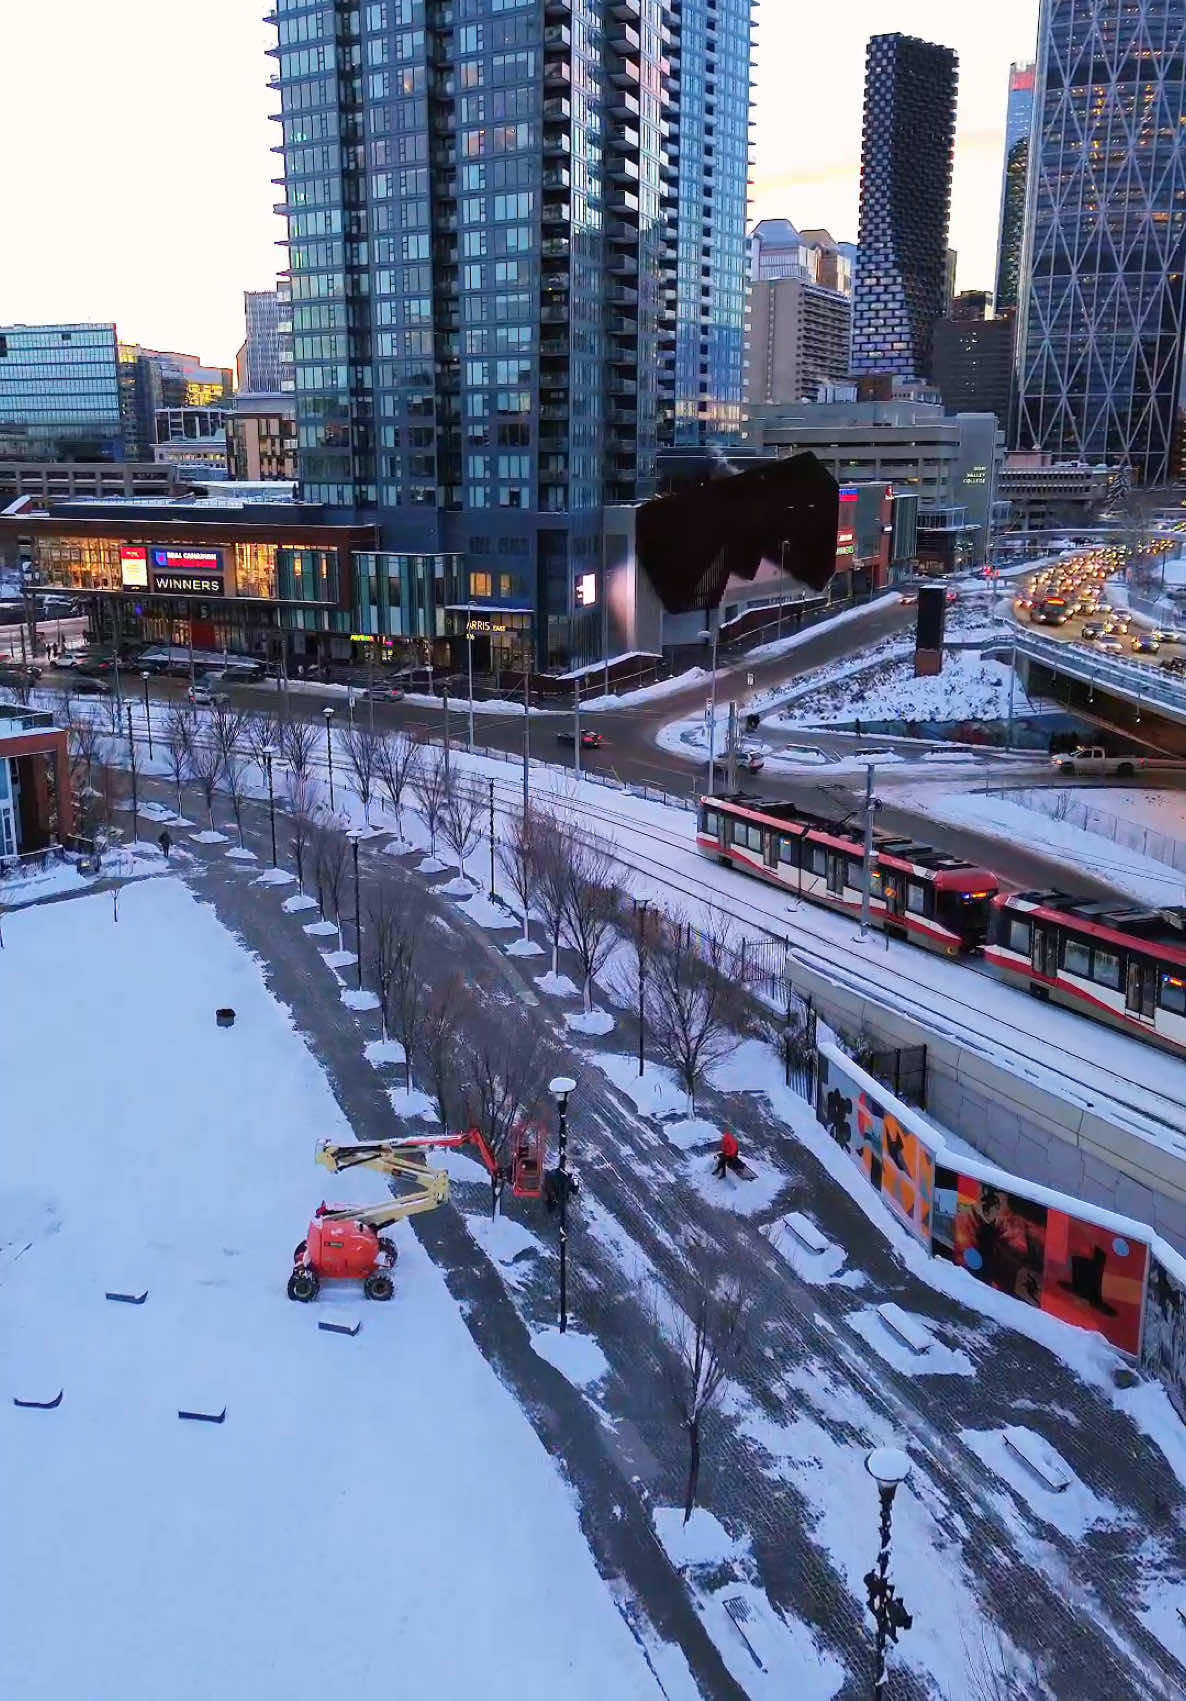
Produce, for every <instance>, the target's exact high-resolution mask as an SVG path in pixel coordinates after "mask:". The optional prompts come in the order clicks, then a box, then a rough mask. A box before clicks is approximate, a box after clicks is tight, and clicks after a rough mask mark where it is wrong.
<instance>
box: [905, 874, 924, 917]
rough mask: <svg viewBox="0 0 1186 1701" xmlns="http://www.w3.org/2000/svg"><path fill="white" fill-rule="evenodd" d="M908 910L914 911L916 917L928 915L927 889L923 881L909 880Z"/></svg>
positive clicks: (907, 883) (907, 889)
mask: <svg viewBox="0 0 1186 1701" xmlns="http://www.w3.org/2000/svg"><path fill="white" fill-rule="evenodd" d="M906 908H907V909H908V910H912V911H913V912H914V914H915V915H925V914H926V913H927V889H926V887H925V886H924V885H923V883H922V881H921V880H907V882H906Z"/></svg>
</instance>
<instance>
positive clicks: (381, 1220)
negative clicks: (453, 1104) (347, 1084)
mask: <svg viewBox="0 0 1186 1701" xmlns="http://www.w3.org/2000/svg"><path fill="white" fill-rule="evenodd" d="M459 1146H475V1147H476V1148H477V1153H478V1156H479V1158H480V1159H481V1160H482V1162H483V1164H484V1165H485V1166H486V1169H487V1170H488V1171H489V1173H490V1174H491V1175H497V1174H498V1164H497V1163H496V1162H495V1159H494V1154H493V1153H492V1152H491V1150H490V1148H489V1146H488V1145H487V1144H486V1142H485V1140H484V1139H483V1137H482V1134H481V1131H480V1130H479V1129H477V1128H469V1129H467V1130H466V1131H465V1133H463V1134H421V1135H417V1136H415V1137H413V1138H411V1139H408V1140H364V1141H360V1142H359V1143H358V1144H357V1145H351V1146H335V1145H334V1144H333V1143H332V1142H331V1141H329V1140H323V1141H322V1142H321V1143H320V1145H319V1146H318V1148H317V1162H318V1163H319V1164H323V1165H324V1166H325V1168H326V1169H328V1170H332V1171H333V1172H334V1174H335V1175H336V1174H337V1173H338V1172H339V1171H340V1170H344V1169H375V1170H378V1171H379V1173H380V1174H381V1175H391V1176H399V1177H401V1178H402V1179H403V1180H405V1181H410V1182H412V1183H413V1186H412V1188H411V1189H410V1190H409V1191H407V1192H404V1193H400V1194H398V1195H397V1196H396V1197H394V1198H391V1199H385V1200H384V1201H383V1203H382V1204H381V1205H358V1206H355V1205H334V1206H332V1207H330V1208H329V1209H326V1210H322V1211H321V1212H320V1213H319V1215H320V1216H321V1219H322V1221H323V1222H331V1223H334V1222H339V1223H340V1222H355V1223H366V1224H367V1225H368V1226H369V1227H370V1228H373V1229H376V1230H378V1229H381V1228H387V1227H388V1226H389V1225H390V1224H391V1223H398V1222H400V1221H401V1220H402V1219H403V1218H404V1217H414V1216H416V1215H417V1214H418V1213H419V1212H420V1211H433V1210H435V1209H436V1207H437V1206H438V1205H445V1204H447V1203H448V1200H449V1177H448V1176H447V1175H446V1173H445V1171H444V1170H443V1169H431V1168H430V1167H429V1163H428V1154H429V1152H431V1151H433V1150H435V1149H437V1148H438V1147H441V1148H451V1147H452V1148H456V1147H459Z"/></svg>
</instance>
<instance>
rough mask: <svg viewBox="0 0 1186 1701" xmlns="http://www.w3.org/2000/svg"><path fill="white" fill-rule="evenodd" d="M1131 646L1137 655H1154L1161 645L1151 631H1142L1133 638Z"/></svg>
mask: <svg viewBox="0 0 1186 1701" xmlns="http://www.w3.org/2000/svg"><path fill="white" fill-rule="evenodd" d="M1132 647H1133V650H1134V652H1135V654H1137V655H1138V656H1155V655H1156V654H1157V652H1158V650H1159V649H1160V648H1161V645H1160V644H1159V643H1158V641H1157V639H1156V638H1155V637H1154V636H1153V633H1152V632H1142V633H1140V634H1139V635H1138V636H1137V637H1135V638H1134V639H1133V641H1132Z"/></svg>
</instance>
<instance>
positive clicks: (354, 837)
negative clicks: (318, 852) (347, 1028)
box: [350, 827, 362, 992]
mask: <svg viewBox="0 0 1186 1701" xmlns="http://www.w3.org/2000/svg"><path fill="white" fill-rule="evenodd" d="M361 838H362V832H361V829H360V828H358V827H352V828H351V830H350V849H351V850H352V851H353V852H354V944H355V947H356V949H357V951H358V990H359V991H360V992H361V991H362V897H361V895H360V888H359V884H358V841H359V839H361Z"/></svg>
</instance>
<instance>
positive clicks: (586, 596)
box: [576, 573, 597, 608]
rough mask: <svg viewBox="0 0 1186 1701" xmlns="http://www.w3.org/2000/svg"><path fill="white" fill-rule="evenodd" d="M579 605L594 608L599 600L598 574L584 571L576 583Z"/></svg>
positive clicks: (579, 606)
mask: <svg viewBox="0 0 1186 1701" xmlns="http://www.w3.org/2000/svg"><path fill="white" fill-rule="evenodd" d="M576 595H577V607H578V608H592V606H593V604H594V603H595V602H596V601H597V574H596V573H582V574H580V575H579V577H578V578H577V583H576Z"/></svg>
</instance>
